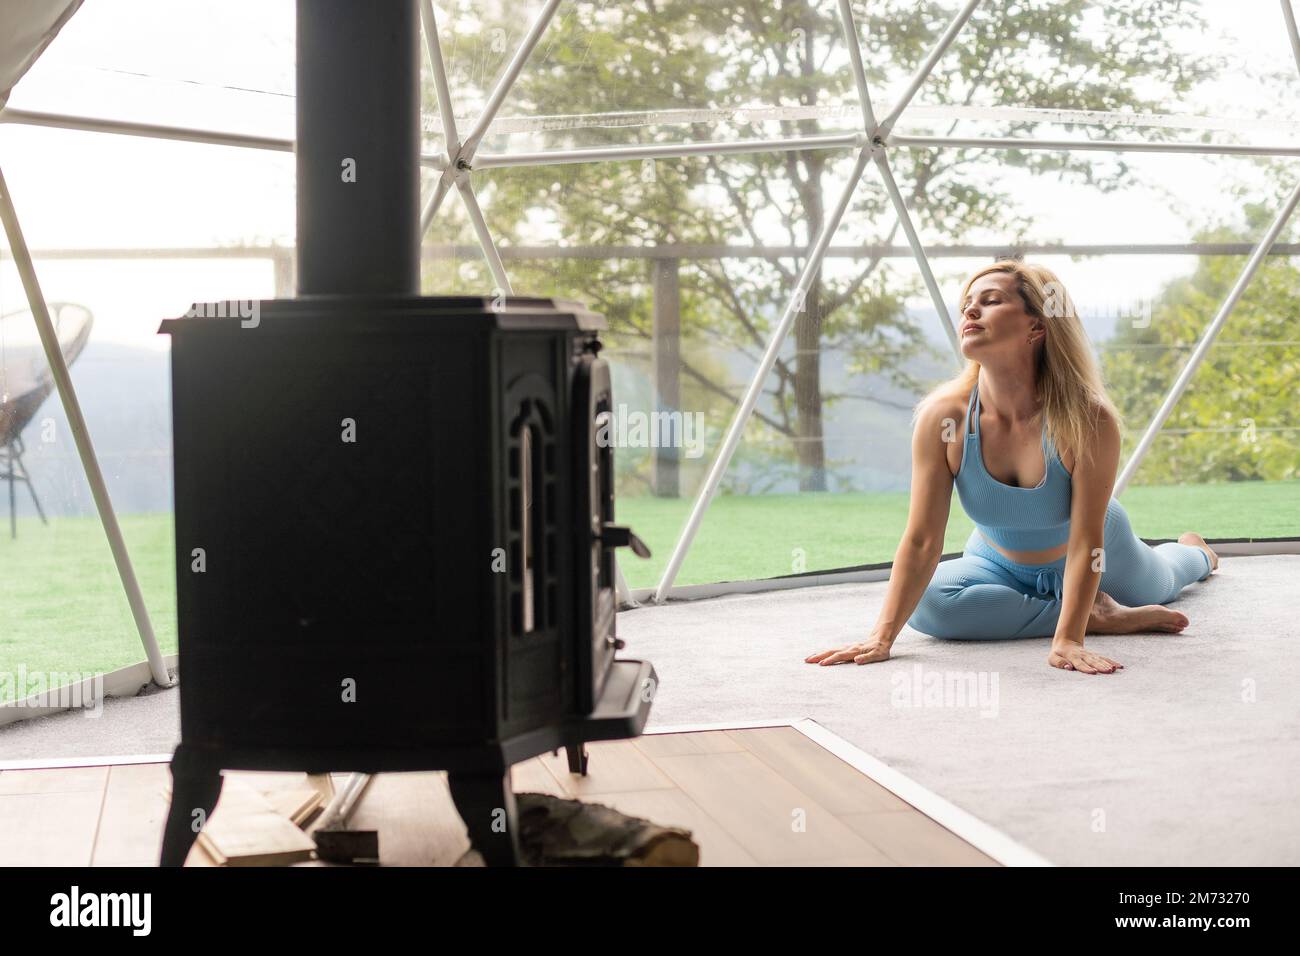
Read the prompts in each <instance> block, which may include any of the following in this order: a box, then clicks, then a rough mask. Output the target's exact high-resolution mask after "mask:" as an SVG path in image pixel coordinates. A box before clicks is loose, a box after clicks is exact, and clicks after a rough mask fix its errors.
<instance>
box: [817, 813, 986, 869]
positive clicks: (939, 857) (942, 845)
mask: <svg viewBox="0 0 1300 956" xmlns="http://www.w3.org/2000/svg"><path fill="white" fill-rule="evenodd" d="M840 819H841V820H843V821H844V822H845V823H846V824H848V825H849V826H850V827H852V828H853V829H854V830H855V831H856V832H857V833H858V834H859V835H860V836H861V837H863V838H864V839H865V840H866V841H867V842H868V843H870V844H872V845H873V846H875V847H876V848H877V849H879V850H880V851H881V852H882V853H884V854H885V855H886V856H887V857H889V858H890V859H891V860H894V861H895V862H896V863H898V864H899V865H900V866H1000V865H1001V864H999V863H998V861H997V860H995V859H993V858H992V857H990V856H987V855H985V854H984V853H981V852H980V851H979V850H977V849H975V847H973V846H971V845H970V844H969V843H967V842H966V841H965V840H963V839H962V838H961V837H959V836H957V834H955V833H953V832H952V831H951V830H948V829H946V828H945V827H942V826H940V825H939V824H937V823H935V822H934V821H933V820H931V819H930V818H929V817H927V816H926V815H925V814H923V813H918V812H913V813H854V814H847V815H845V816H842V817H840Z"/></svg>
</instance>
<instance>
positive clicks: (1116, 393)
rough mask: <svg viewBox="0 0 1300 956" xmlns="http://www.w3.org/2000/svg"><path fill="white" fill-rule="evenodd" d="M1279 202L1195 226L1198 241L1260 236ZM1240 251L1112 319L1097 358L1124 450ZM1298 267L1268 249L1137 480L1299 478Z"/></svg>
mask: <svg viewBox="0 0 1300 956" xmlns="http://www.w3.org/2000/svg"><path fill="white" fill-rule="evenodd" d="M1276 214H1277V206H1273V207H1271V208H1269V207H1267V206H1263V205H1261V206H1257V207H1254V208H1252V209H1250V210H1249V215H1248V219H1249V220H1250V225H1249V226H1248V227H1247V228H1246V229H1245V230H1244V231H1243V230H1231V229H1227V228H1219V229H1215V230H1207V231H1204V232H1202V233H1200V234H1198V236H1197V237H1196V241H1198V242H1232V241H1238V242H1240V241H1258V238H1259V236H1260V234H1261V233H1263V231H1264V230H1265V229H1266V228H1267V225H1268V223H1269V221H1270V220H1271V219H1272V218H1273V217H1274V216H1275V215H1276ZM1244 265H1245V259H1244V258H1243V257H1241V256H1201V257H1199V259H1198V260H1197V265H1196V268H1195V270H1194V271H1193V272H1192V273H1191V274H1190V275H1188V276H1185V277H1182V278H1179V279H1177V280H1175V281H1174V282H1171V283H1169V284H1168V285H1167V286H1166V287H1165V288H1164V289H1163V290H1162V292H1161V294H1160V295H1159V296H1158V300H1157V301H1158V304H1157V305H1156V306H1154V307H1153V309H1152V310H1151V315H1150V322H1149V324H1148V323H1147V321H1146V318H1145V317H1143V318H1142V319H1140V320H1137V321H1136V322H1129V323H1126V324H1121V325H1120V326H1119V327H1118V328H1117V330H1116V332H1115V334H1114V335H1113V336H1112V337H1111V339H1110V340H1108V342H1107V345H1108V346H1109V347H1108V348H1107V349H1106V351H1105V352H1104V353H1103V355H1104V359H1103V367H1104V371H1105V375H1106V380H1107V386H1108V390H1109V392H1110V395H1111V397H1112V398H1113V399H1114V400H1115V402H1116V404H1117V405H1118V407H1119V409H1120V412H1121V413H1122V414H1123V415H1124V416H1125V418H1126V420H1127V422H1128V424H1129V426H1130V428H1129V433H1128V434H1127V435H1126V436H1125V449H1124V457H1125V458H1127V457H1128V455H1129V454H1131V453H1132V450H1133V447H1134V446H1136V444H1137V441H1138V439H1140V438H1141V436H1142V430H1143V429H1144V428H1145V426H1146V423H1147V422H1149V421H1150V420H1151V418H1152V416H1154V415H1155V413H1156V411H1157V410H1158V409H1159V407H1160V404H1161V402H1163V401H1164V397H1165V395H1166V394H1167V393H1168V391H1169V389H1170V387H1171V386H1172V385H1173V383H1174V379H1175V378H1177V376H1178V373H1179V372H1180V371H1181V370H1182V369H1183V367H1184V366H1185V365H1186V364H1187V361H1188V359H1189V358H1190V357H1191V353H1192V349H1193V348H1194V347H1195V345H1196V343H1197V342H1199V341H1200V339H1201V337H1202V336H1203V335H1204V334H1205V330H1206V328H1207V327H1208V326H1209V324H1210V321H1211V320H1212V319H1213V318H1214V316H1215V314H1216V313H1217V312H1218V310H1219V307H1220V306H1221V305H1222V303H1223V301H1224V299H1225V298H1226V297H1227V295H1228V292H1229V290H1230V289H1231V288H1232V286H1233V284H1234V283H1235V282H1236V281H1237V277H1238V276H1239V275H1240V273H1241V270H1242V268H1243V267H1244ZM1297 302H1300V270H1297V269H1296V267H1295V266H1294V265H1293V264H1292V262H1291V261H1290V260H1289V259H1288V258H1287V257H1284V256H1269V257H1267V258H1266V259H1265V260H1264V262H1263V263H1262V264H1261V266H1260V268H1259V270H1258V271H1257V272H1256V273H1255V277H1254V279H1253V280H1252V281H1251V283H1250V285H1248V286H1247V287H1246V290H1245V292H1244V293H1243V294H1242V297H1241V299H1240V300H1239V301H1238V302H1237V305H1236V307H1235V308H1234V309H1233V311H1232V314H1231V315H1229V316H1228V318H1227V321H1226V323H1225V325H1224V327H1223V329H1222V330H1221V331H1220V333H1219V336H1218V338H1217V339H1216V340H1215V343H1214V345H1213V346H1211V348H1210V350H1209V352H1208V353H1207V354H1206V356H1205V360H1204V361H1203V362H1202V363H1201V365H1200V366H1199V367H1198V368H1197V370H1196V373H1195V374H1194V376H1193V377H1192V380H1191V381H1190V382H1189V383H1188V385H1187V390H1186V391H1185V392H1184V393H1183V395H1182V398H1181V399H1180V400H1179V402H1178V404H1177V405H1175V406H1174V410H1173V412H1172V413H1171V415H1170V417H1169V419H1168V420H1167V421H1166V422H1165V424H1164V427H1163V428H1162V430H1161V434H1160V435H1159V437H1158V438H1157V439H1156V441H1155V443H1154V444H1153V445H1152V447H1151V450H1150V451H1149V452H1148V453H1147V455H1146V457H1145V458H1144V459H1143V461H1142V466H1141V469H1140V471H1139V472H1138V477H1140V478H1141V480H1142V483H1143V484H1153V485H1161V484H1201V483H1205V482H1212V481H1244V480H1250V479H1263V480H1274V481H1276V480H1283V479H1289V478H1295V477H1297V476H1300V442H1298V441H1297V436H1298V435H1300V403H1297V401H1296V395H1297V393H1300V308H1297V305H1296V303H1297Z"/></svg>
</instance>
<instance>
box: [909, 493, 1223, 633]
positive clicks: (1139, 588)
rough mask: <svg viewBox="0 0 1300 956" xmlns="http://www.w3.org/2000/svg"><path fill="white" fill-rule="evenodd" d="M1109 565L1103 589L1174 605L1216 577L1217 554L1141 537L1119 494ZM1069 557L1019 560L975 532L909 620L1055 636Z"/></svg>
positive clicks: (1108, 541)
mask: <svg viewBox="0 0 1300 956" xmlns="http://www.w3.org/2000/svg"><path fill="white" fill-rule="evenodd" d="M1103 546H1104V548H1105V567H1104V570H1103V571H1102V573H1101V582H1100V584H1099V585H1098V590H1100V591H1104V592H1106V593H1107V594H1109V595H1110V596H1111V597H1113V598H1114V599H1115V600H1116V601H1117V602H1119V603H1120V604H1122V605H1124V606H1126V607H1139V606H1141V605H1144V604H1167V603H1168V602H1170V601H1172V600H1173V599H1174V598H1176V597H1177V596H1178V594H1179V592H1180V591H1182V589H1183V588H1185V587H1187V585H1189V584H1191V583H1192V582H1193V581H1201V580H1204V579H1205V578H1207V577H1209V575H1210V556H1209V555H1208V554H1206V553H1205V552H1204V551H1202V550H1201V549H1200V548H1197V547H1193V546H1192V545H1190V544H1179V543H1178V542H1176V541H1166V542H1165V543H1163V544H1157V545H1155V546H1154V547H1152V546H1151V545H1149V544H1147V543H1146V542H1145V541H1143V540H1142V539H1141V538H1139V537H1138V536H1137V535H1136V534H1135V533H1134V532H1133V528H1132V526H1131V525H1130V524H1129V519H1128V513H1127V512H1126V511H1125V510H1124V508H1123V506H1121V505H1120V503H1119V502H1118V501H1117V500H1115V499H1114V498H1111V500H1110V504H1109V505H1107V507H1106V524H1105V530H1104V532H1103ZM1064 573H1065V558H1064V557H1061V558H1058V559H1057V560H1055V561H1053V562H1051V563H1049V564H1041V565H1027V564H1017V563H1016V562H1014V561H1012V560H1010V559H1009V558H1007V557H1006V556H1005V555H1003V554H1001V553H1000V552H998V551H996V550H995V549H993V548H992V547H990V546H989V544H988V543H987V542H986V541H985V540H984V538H983V536H982V535H981V534H980V532H979V529H976V530H975V531H974V532H972V533H971V536H970V538H969V539H968V540H967V542H966V549H965V550H964V551H963V552H962V556H961V557H960V558H950V559H949V560H947V561H940V562H939V565H938V567H937V568H936V569H935V572H934V578H933V579H932V580H931V581H930V583H929V585H928V586H927V587H926V589H925V594H923V595H922V596H921V601H920V603H919V604H917V607H916V610H915V611H914V612H913V613H912V616H911V617H910V618H909V619H908V621H907V623H908V625H909V626H911V627H913V628H915V629H916V630H918V631H920V632H922V633H923V634H929V635H931V636H932V637H943V638H955V639H959V640H971V639H975V640H978V639H981V638H990V639H999V638H1007V637H1050V636H1052V635H1054V634H1055V633H1056V621H1057V618H1058V617H1059V616H1060V613H1061V587H1062V585H1063V581H1064V578H1063V575H1064Z"/></svg>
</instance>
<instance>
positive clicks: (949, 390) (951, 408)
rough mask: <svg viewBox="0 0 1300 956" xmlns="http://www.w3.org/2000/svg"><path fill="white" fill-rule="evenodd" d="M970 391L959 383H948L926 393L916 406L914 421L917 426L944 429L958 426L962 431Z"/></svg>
mask: <svg viewBox="0 0 1300 956" xmlns="http://www.w3.org/2000/svg"><path fill="white" fill-rule="evenodd" d="M968 397H969V393H968V392H967V391H966V390H965V389H964V388H962V386H961V385H959V384H955V383H954V384H948V385H944V386H941V387H940V388H936V389H935V390H934V391H932V392H931V393H930V394H928V395H926V396H925V398H923V399H922V400H921V401H920V402H919V403H918V404H917V406H916V412H915V414H914V415H913V421H914V422H915V424H916V427H917V428H927V429H930V428H933V429H935V430H936V432H937V431H938V430H941V429H943V428H944V427H945V426H949V425H952V426H956V427H957V429H958V431H959V432H960V428H961V420H962V418H964V417H965V415H966V400H967V398H968Z"/></svg>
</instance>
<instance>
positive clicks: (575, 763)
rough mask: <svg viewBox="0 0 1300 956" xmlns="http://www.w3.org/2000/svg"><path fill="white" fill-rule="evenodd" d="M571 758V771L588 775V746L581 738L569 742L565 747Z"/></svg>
mask: <svg viewBox="0 0 1300 956" xmlns="http://www.w3.org/2000/svg"><path fill="white" fill-rule="evenodd" d="M564 752H565V754H567V755H568V758H569V773H580V774H582V775H583V776H584V777H585V776H586V775H587V746H586V744H584V743H583V742H582V741H581V740H579V741H578V742H577V743H573V744H568V745H566V746H565V748H564Z"/></svg>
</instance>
